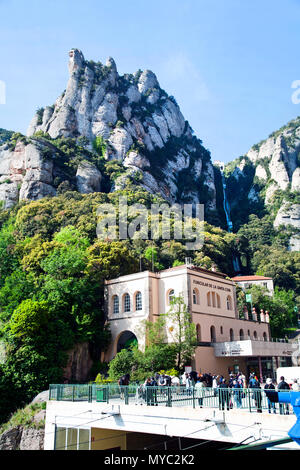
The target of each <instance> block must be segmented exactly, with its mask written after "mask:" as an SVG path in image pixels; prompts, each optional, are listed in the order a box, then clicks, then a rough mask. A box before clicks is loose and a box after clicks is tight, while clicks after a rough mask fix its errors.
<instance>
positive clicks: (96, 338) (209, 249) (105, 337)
mask: <svg viewBox="0 0 300 470" xmlns="http://www.w3.org/2000/svg"><path fill="white" fill-rule="evenodd" d="M120 195H123V196H126V197H127V199H128V203H129V204H133V203H135V202H139V203H141V204H145V206H146V207H148V208H150V206H151V204H152V203H155V202H157V203H162V202H163V201H162V200H161V199H159V198H157V197H154V196H152V195H150V194H149V193H148V192H146V191H144V190H142V189H141V188H139V187H137V186H134V185H131V186H130V185H129V186H128V189H127V190H126V191H119V192H118V191H117V192H114V193H108V194H106V193H94V194H88V195H82V194H79V193H77V192H70V191H67V192H65V193H63V194H61V195H60V196H57V197H53V198H44V199H42V200H39V201H33V202H28V203H25V202H24V203H21V204H19V205H18V206H15V207H14V208H13V209H11V210H6V211H2V212H1V214H0V223H1V231H0V321H1V344H2V351H4V354H3V356H4V357H5V360H2V364H1V366H0V391H1V396H2V397H3V398H2V400H1V403H0V416H1V420H3V419H4V418H5V417H7V416H8V414H9V412H10V411H12V410H13V409H15V408H16V407H18V406H20V405H21V404H24V403H27V402H28V401H29V400H30V399H31V398H32V397H33V396H34V395H35V394H37V393H39V392H40V391H41V390H43V389H46V388H47V387H48V385H49V383H51V382H52V383H53V382H60V381H61V380H63V368H64V366H65V365H66V359H67V355H66V353H67V351H69V350H71V349H72V347H74V345H75V344H78V343H80V342H86V341H88V342H89V344H90V348H91V351H92V355H93V358H94V360H95V367H94V368H93V369H92V370H91V378H92V379H93V378H94V377H95V375H96V373H97V372H98V371H99V370H98V369H97V367H99V364H98V362H97V361H98V359H99V355H100V351H101V350H103V349H105V347H106V346H107V343H108V341H109V332H108V331H106V329H105V328H104V314H103V282H104V280H105V279H108V278H114V277H117V276H119V275H122V274H126V273H131V272H135V271H138V270H139V268H140V266H139V264H140V259H141V263H142V269H143V270H145V269H152V260H153V261H154V266H153V268H154V269H162V268H169V267H171V266H173V265H177V264H182V263H184V260H185V257H186V256H191V257H193V259H194V263H195V264H198V265H199V266H204V267H207V268H209V267H211V266H212V264H213V263H216V265H217V266H218V268H219V269H220V270H222V271H224V272H227V273H228V274H230V275H233V269H232V265H231V254H232V250H233V249H234V247H235V244H236V237H235V235H233V234H228V233H226V232H224V231H222V230H221V229H218V228H216V227H212V226H210V225H208V224H206V226H205V244H204V247H203V249H202V250H201V251H196V252H187V250H186V248H185V241H184V240H161V239H159V240H156V241H154V242H152V241H150V240H125V241H119V240H118V239H117V240H113V241H103V240H100V239H98V238H97V235H96V226H97V215H96V212H97V208H98V206H99V205H100V204H102V203H112V204H114V206H115V207H116V208H118V203H119V196H120Z"/></svg>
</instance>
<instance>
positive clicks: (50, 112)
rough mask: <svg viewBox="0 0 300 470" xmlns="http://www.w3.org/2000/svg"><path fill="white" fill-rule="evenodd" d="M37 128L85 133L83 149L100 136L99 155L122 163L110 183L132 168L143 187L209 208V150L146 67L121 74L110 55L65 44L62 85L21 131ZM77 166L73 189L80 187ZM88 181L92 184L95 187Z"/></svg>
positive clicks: (212, 196)
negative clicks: (92, 56) (88, 55)
mask: <svg viewBox="0 0 300 470" xmlns="http://www.w3.org/2000/svg"><path fill="white" fill-rule="evenodd" d="M38 131H42V132H44V133H47V134H49V136H50V137H51V138H52V139H57V138H60V137H62V136H64V137H69V138H78V137H85V138H86V139H87V142H88V143H89V144H88V148H89V149H91V148H92V145H93V142H94V141H95V139H96V138H99V137H101V139H102V141H103V143H104V145H105V149H106V150H105V158H106V159H107V160H117V161H119V162H121V163H122V164H123V165H124V166H125V168H126V170H127V171H126V172H124V174H123V175H122V176H121V177H120V178H119V179H118V180H117V181H116V182H115V184H114V188H115V189H118V188H122V187H124V185H125V184H126V177H128V176H134V175H138V176H139V184H140V185H141V186H142V187H144V188H145V189H147V190H148V191H150V192H152V193H160V194H161V195H162V196H163V197H164V198H165V199H166V200H167V201H169V202H170V203H173V202H195V203H198V202H205V203H206V206H207V207H206V208H207V210H209V211H215V210H216V188H215V183H214V172H213V167H212V163H211V160H210V154H209V152H208V151H207V150H206V149H205V148H204V147H203V146H202V145H201V141H200V140H199V139H197V138H196V137H195V136H194V135H193V131H192V129H191V127H190V125H189V124H188V122H187V121H185V119H184V117H183V115H182V113H181V111H180V109H179V106H178V105H177V103H176V101H175V100H174V98H173V97H170V96H168V95H167V93H166V92H165V91H164V90H162V89H161V88H160V86H159V83H158V80H157V77H156V76H155V74H154V73H153V72H151V71H150V70H145V71H143V72H142V71H138V72H137V73H135V74H134V75H131V74H125V75H123V76H120V75H119V74H118V72H117V68H116V64H115V62H114V60H113V59H112V58H109V59H108V60H107V62H106V64H105V65H103V64H102V63H100V62H98V63H95V62H93V61H86V60H85V58H84V56H83V54H82V52H81V51H79V50H78V49H73V50H71V51H70V53H69V80H68V83H67V87H66V90H65V92H64V93H63V94H62V95H61V96H60V97H59V98H58V99H57V101H56V102H55V104H54V106H48V107H45V108H42V109H40V110H39V111H38V112H37V114H36V115H35V116H34V118H33V119H32V121H31V123H30V125H29V128H28V132H27V137H28V138H29V137H32V136H33V135H34V134H35V133H36V132H38ZM86 171H87V173H89V169H87V168H86ZM81 172H82V168H81V169H79V174H78V182H79V185H78V190H79V191H82V188H84V189H83V190H84V191H85V185H84V184H82V180H81V179H80V177H81V174H80V173H81ZM186 175H188V178H186ZM87 179H88V176H87ZM100 180H101V177H100V178H98V183H99V184H100ZM94 183H95V181H93V184H92V187H93V189H94V190H95V191H97V190H99V184H98V183H96V184H94ZM100 187H101V184H100Z"/></svg>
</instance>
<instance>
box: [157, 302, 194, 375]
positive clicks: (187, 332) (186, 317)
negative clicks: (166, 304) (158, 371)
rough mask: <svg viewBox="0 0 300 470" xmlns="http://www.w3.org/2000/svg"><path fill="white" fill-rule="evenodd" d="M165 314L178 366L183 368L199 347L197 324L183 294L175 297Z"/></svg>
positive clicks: (180, 368) (179, 368)
mask: <svg viewBox="0 0 300 470" xmlns="http://www.w3.org/2000/svg"><path fill="white" fill-rule="evenodd" d="M164 316H165V318H166V325H167V327H168V329H169V332H170V334H171V336H172V339H173V345H174V348H175V351H176V354H177V368H178V370H182V369H183V367H184V365H186V364H188V363H190V361H191V359H192V357H193V355H194V353H195V349H196V347H197V334H196V326H195V324H194V323H193V322H192V318H191V314H190V313H189V311H188V309H187V306H186V304H185V303H184V299H183V297H182V296H178V297H173V299H172V300H171V308H170V310H169V311H168V313H167V314H164Z"/></svg>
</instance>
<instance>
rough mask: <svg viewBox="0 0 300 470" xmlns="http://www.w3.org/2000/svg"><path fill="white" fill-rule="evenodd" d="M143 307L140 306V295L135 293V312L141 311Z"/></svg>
mask: <svg viewBox="0 0 300 470" xmlns="http://www.w3.org/2000/svg"><path fill="white" fill-rule="evenodd" d="M142 308H143V305H142V293H141V292H137V293H136V294H135V309H136V310H142Z"/></svg>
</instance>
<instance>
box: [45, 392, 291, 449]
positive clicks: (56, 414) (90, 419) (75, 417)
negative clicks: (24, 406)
mask: <svg viewBox="0 0 300 470" xmlns="http://www.w3.org/2000/svg"><path fill="white" fill-rule="evenodd" d="M110 410H114V411H116V410H117V411H119V412H120V414H117V415H114V416H108V415H107V414H103V413H102V412H108V411H110ZM258 418H259V419H258ZM295 420H296V418H295V416H294V415H289V416H285V415H278V414H277V415H274V414H272V415H269V414H268V413H261V414H259V415H258V414H257V413H256V412H253V413H249V412H247V411H240V410H236V409H233V410H230V411H219V410H218V409H213V408H196V409H193V408H192V407H185V406H183V407H172V408H168V407H165V406H158V407H152V406H151V407H150V406H148V407H146V406H139V407H138V406H135V405H120V406H119V407H116V406H115V407H114V408H112V406H111V405H107V404H102V403H88V402H77V403H76V402H75V403H73V402H56V401H50V402H47V409H46V426H45V444H44V449H45V450H51V449H54V436H55V423H56V424H57V425H58V426H61V427H63V426H67V427H76V428H86V429H90V428H92V436H94V437H95V439H96V437H97V436H99V439H100V438H101V437H103V436H104V434H103V430H104V429H105V430H107V432H110V431H111V430H113V431H118V434H121V436H120V439H119V438H118V439H117V438H116V436H117V434H113V435H111V436H112V438H113V439H114V441H113V443H114V444H113V445H112V443H111V442H110V443H109V446H110V448H111V447H113V446H117V447H118V446H119V445H120V444H121V445H122V446H123V445H124V440H123V433H125V432H138V433H146V434H149V435H151V434H153V435H162V436H173V437H176V436H178V437H190V438H193V439H204V440H215V441H220V442H232V443H239V442H242V441H243V440H244V439H249V437H250V436H254V438H253V439H258V440H259V441H261V442H263V441H268V440H270V439H276V438H278V439H279V438H282V437H286V436H287V432H288V430H289V429H290V428H291V427H292V426H293V425H294V423H295ZM96 429H99V430H101V431H100V432H99V434H97V433H96V431H95V430H96ZM108 435H110V434H107V436H108ZM250 441H251V439H250V440H249V441H248V442H250ZM259 441H258V442H259ZM99 442H101V441H99ZM102 442H104V441H102ZM93 445H96V442H95V440H94V443H93ZM101 445H103V444H101Z"/></svg>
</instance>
